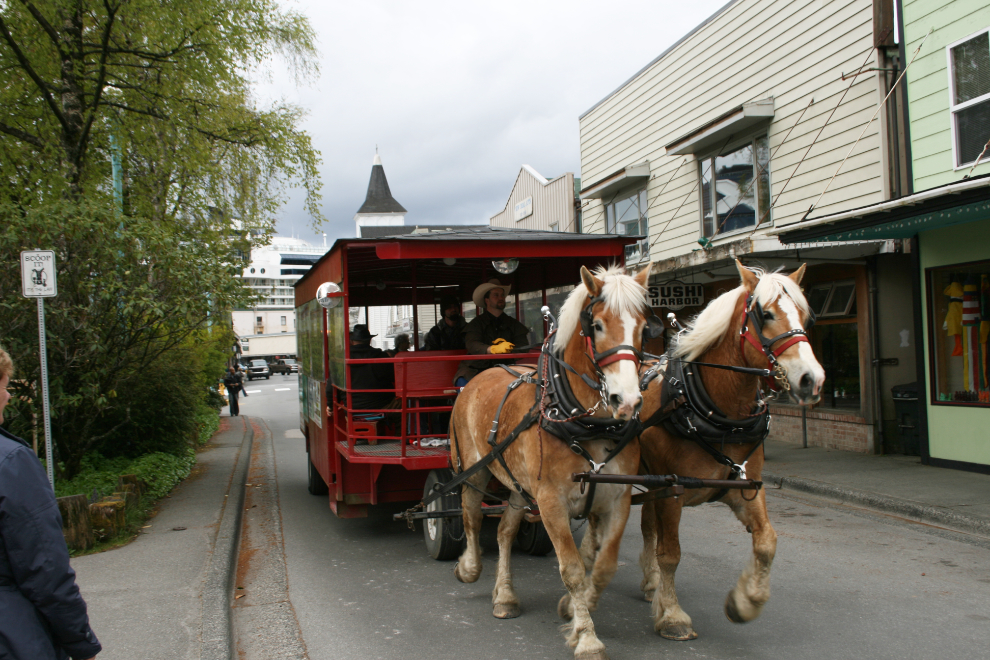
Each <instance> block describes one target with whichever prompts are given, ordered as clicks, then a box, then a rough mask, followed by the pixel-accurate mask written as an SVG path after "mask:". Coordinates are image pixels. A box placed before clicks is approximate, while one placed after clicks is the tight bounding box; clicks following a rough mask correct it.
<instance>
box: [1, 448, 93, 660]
mask: <svg viewBox="0 0 990 660" xmlns="http://www.w3.org/2000/svg"><path fill="white" fill-rule="evenodd" d="M101 650H102V647H101V646H100V642H99V641H98V640H97V639H96V635H94V634H93V630H92V629H91V628H90V627H89V617H88V616H87V615H86V602H85V601H84V600H83V598H82V595H81V594H80V593H79V587H77V586H76V573H75V571H73V570H72V567H71V566H69V551H68V549H67V548H66V547H65V537H64V536H62V517H61V516H60V515H59V512H58V504H57V503H56V502H55V494H54V493H53V492H52V488H51V485H50V484H49V483H48V477H46V476H45V471H44V470H43V469H42V467H41V463H40V462H39V461H38V458H37V457H36V456H35V455H34V452H33V451H31V449H30V447H28V446H27V443H25V442H24V441H23V440H21V439H20V438H18V437H16V436H13V435H10V434H9V433H7V432H6V431H4V430H3V429H0V658H2V659H3V660H8V659H10V660H64V659H65V658H68V657H72V658H91V657H93V656H94V655H96V654H97V653H99V652H100V651H101Z"/></svg>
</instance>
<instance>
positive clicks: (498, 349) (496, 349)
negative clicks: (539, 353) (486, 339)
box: [488, 337, 516, 355]
mask: <svg viewBox="0 0 990 660" xmlns="http://www.w3.org/2000/svg"><path fill="white" fill-rule="evenodd" d="M515 347H516V345H515V344H513V343H512V342H511V341H506V340H505V339H502V338H501V337H500V338H498V339H496V340H495V341H493V342H492V346H491V348H489V349H488V352H489V353H494V354H496V355H500V354H502V353H508V352H509V351H511V350H512V349H513V348H515Z"/></svg>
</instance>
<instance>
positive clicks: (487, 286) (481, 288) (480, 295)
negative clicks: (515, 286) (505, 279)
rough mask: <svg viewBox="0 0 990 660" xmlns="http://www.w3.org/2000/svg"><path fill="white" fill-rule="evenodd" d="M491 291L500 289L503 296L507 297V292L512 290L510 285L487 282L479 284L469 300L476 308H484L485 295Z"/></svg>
mask: <svg viewBox="0 0 990 660" xmlns="http://www.w3.org/2000/svg"><path fill="white" fill-rule="evenodd" d="M492 289H502V290H503V291H505V295H507V296H508V295H509V291H510V290H511V289H512V285H511V284H502V283H501V282H499V281H498V280H488V281H487V282H485V283H484V284H479V285H478V287H477V288H476V289H475V290H474V293H473V294H471V300H473V301H474V304H475V306H476V307H480V308H482V309H484V308H485V294H486V293H488V292H489V291H491V290H492Z"/></svg>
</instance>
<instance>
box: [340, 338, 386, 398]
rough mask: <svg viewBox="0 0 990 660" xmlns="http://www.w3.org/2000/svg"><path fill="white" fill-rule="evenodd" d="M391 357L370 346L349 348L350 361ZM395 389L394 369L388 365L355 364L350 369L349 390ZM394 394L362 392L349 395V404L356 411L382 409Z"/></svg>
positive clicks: (361, 345) (363, 345)
mask: <svg viewBox="0 0 990 660" xmlns="http://www.w3.org/2000/svg"><path fill="white" fill-rule="evenodd" d="M387 357H391V356H390V355H389V354H388V353H386V352H385V351H383V350H381V349H380V348H374V347H372V346H371V345H370V344H358V345H354V346H351V359H352V360H370V359H373V358H387ZM393 387H395V368H394V367H393V366H392V364H391V363H389V364H355V365H353V366H352V367H351V389H354V390H385V389H391V388H393ZM394 398H395V394H393V393H392V392H364V393H360V392H359V393H355V394H352V395H351V402H352V405H353V407H354V408H356V409H361V410H364V409H367V408H384V407H385V406H387V405H388V404H389V403H391V402H392V399H394Z"/></svg>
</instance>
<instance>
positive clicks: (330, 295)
mask: <svg viewBox="0 0 990 660" xmlns="http://www.w3.org/2000/svg"><path fill="white" fill-rule="evenodd" d="M334 294H340V287H339V286H337V285H336V284H334V283H333V282H324V283H323V284H321V285H320V286H319V288H318V289H317V290H316V300H317V301H319V303H320V305H321V306H322V307H325V308H326V309H333V308H334V307H336V306H337V305H339V304H340V296H339V295H334Z"/></svg>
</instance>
